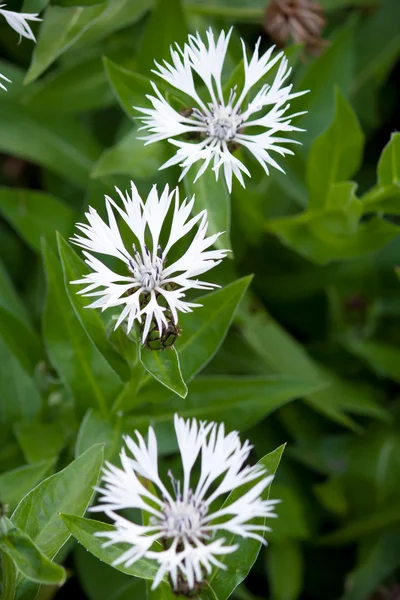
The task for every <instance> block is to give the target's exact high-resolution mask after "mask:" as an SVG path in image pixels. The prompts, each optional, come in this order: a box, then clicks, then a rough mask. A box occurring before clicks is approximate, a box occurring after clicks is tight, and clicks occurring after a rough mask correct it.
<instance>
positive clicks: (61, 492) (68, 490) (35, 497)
mask: <svg viewBox="0 0 400 600" xmlns="http://www.w3.org/2000/svg"><path fill="white" fill-rule="evenodd" d="M102 464H103V447H102V446H101V445H100V444H98V445H96V446H92V448H90V450H88V451H87V452H85V454H82V456H80V457H79V458H77V459H76V460H74V461H73V462H72V463H70V464H69V465H68V466H67V467H65V469H63V470H62V471H59V472H58V473H56V474H55V475H52V476H51V477H49V478H48V479H45V480H44V481H42V483H40V484H39V485H38V486H36V487H35V488H34V489H33V490H32V491H31V492H29V494H27V495H26V496H25V497H24V498H23V500H21V502H20V503H19V505H18V506H17V508H16V510H15V511H14V513H13V515H12V517H11V520H12V522H13V523H14V524H15V525H16V526H17V527H19V528H20V529H22V530H23V531H25V533H27V534H28V535H29V536H30V537H31V538H32V540H33V541H34V542H35V544H36V545H37V546H38V547H39V548H40V550H41V551H42V552H44V554H46V556H48V557H49V558H54V556H55V555H56V554H57V552H58V551H59V550H60V549H61V548H62V546H63V545H64V544H65V542H66V541H67V539H68V538H69V535H70V534H69V531H68V529H67V528H66V527H65V525H64V524H63V522H62V520H61V519H60V516H59V513H60V512H65V511H67V512H69V513H70V514H73V515H76V516H81V515H84V514H85V512H86V509H87V507H88V506H89V504H90V501H91V499H92V497H93V487H94V486H95V485H96V484H97V481H98V478H99V474H100V469H101V467H102Z"/></svg>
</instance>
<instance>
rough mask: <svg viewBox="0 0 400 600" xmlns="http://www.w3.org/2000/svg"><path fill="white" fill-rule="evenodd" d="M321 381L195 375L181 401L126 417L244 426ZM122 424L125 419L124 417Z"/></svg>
mask: <svg viewBox="0 0 400 600" xmlns="http://www.w3.org/2000/svg"><path fill="white" fill-rule="evenodd" d="M321 385H323V384H321V383H318V384H316V383H315V382H308V381H305V380H302V379H296V378H294V377H285V376H274V375H272V376H266V377H228V376H213V377H198V378H196V379H195V381H193V383H191V384H190V386H189V393H188V396H187V398H185V400H181V399H179V398H177V397H176V396H173V397H171V398H170V399H168V400H166V401H165V402H163V403H162V404H159V403H153V404H150V403H149V404H147V405H146V406H145V407H143V406H141V407H140V408H139V409H137V411H134V412H133V413H132V414H131V415H130V416H129V420H131V422H132V427H143V428H144V427H147V426H148V425H150V424H154V425H157V424H161V423H166V422H172V420H173V416H174V414H175V413H178V414H179V415H180V416H181V417H185V418H190V417H196V418H197V419H205V420H207V421H214V420H216V421H223V422H224V423H225V425H226V427H227V428H228V429H237V428H239V429H240V430H241V431H243V430H244V429H247V428H249V427H251V426H252V425H254V424H255V423H257V422H258V421H259V420H261V419H263V418H264V417H266V416H267V415H269V414H271V413H272V412H274V411H275V410H277V409H278V408H279V407H280V406H283V405H284V404H286V403H287V402H289V401H290V400H293V398H297V397H300V396H303V395H305V394H308V393H312V392H313V391H315V390H316V389H319V388H320V387H321ZM124 423H125V426H127V421H126V420H125V422H124Z"/></svg>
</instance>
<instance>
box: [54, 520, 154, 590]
mask: <svg viewBox="0 0 400 600" xmlns="http://www.w3.org/2000/svg"><path fill="white" fill-rule="evenodd" d="M60 516H61V519H62V520H63V522H64V523H65V525H66V527H68V530H69V532H70V533H71V534H72V535H73V536H74V538H76V539H77V540H78V542H79V543H80V544H82V546H84V547H85V548H86V550H89V552H91V553H92V554H93V555H94V556H96V557H97V558H99V559H100V560H101V561H103V562H105V563H107V564H108V565H112V563H113V562H114V561H115V560H116V559H117V558H118V557H119V556H121V554H122V553H123V552H125V551H126V550H127V549H128V547H129V545H128V544H116V545H112V546H107V547H106V548H103V545H104V542H105V541H106V538H102V537H96V535H95V534H96V533H97V532H100V531H113V530H114V527H113V525H109V524H108V523H103V522H101V521H95V520H92V519H84V518H81V517H77V516H75V515H70V514H62V515H60ZM115 568H116V569H118V571H122V573H127V574H128V575H132V576H133V577H140V578H141V579H150V580H152V579H154V577H155V575H156V573H157V571H158V565H157V563H156V562H155V561H151V560H149V559H147V558H141V559H140V560H138V561H136V562H135V563H133V565H131V566H130V567H125V566H124V565H123V564H120V565H115Z"/></svg>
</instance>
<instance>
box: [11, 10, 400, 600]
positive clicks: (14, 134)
mask: <svg viewBox="0 0 400 600" xmlns="http://www.w3.org/2000/svg"><path fill="white" fill-rule="evenodd" d="M14 4H15V5H13V3H12V2H11V1H10V2H9V3H8V6H7V9H10V10H19V9H20V10H21V11H24V12H40V13H41V15H40V16H41V17H42V18H43V22H42V23H34V24H33V26H34V32H35V35H36V38H37V44H36V45H33V43H32V42H31V41H28V40H23V41H22V43H21V44H20V45H18V44H17V41H18V39H17V35H16V34H15V32H12V31H11V30H10V29H9V27H8V26H7V24H6V23H5V22H4V20H2V22H1V40H2V42H1V46H2V50H4V52H2V58H1V68H0V72H1V73H2V74H4V75H6V76H7V77H9V78H10V79H11V80H12V83H11V84H7V87H8V91H7V92H4V91H3V90H0V111H1V123H0V151H1V157H0V440H1V443H0V510H1V511H3V512H6V510H8V511H9V513H8V514H7V516H0V559H1V560H0V567H1V568H0V599H1V600H14V599H15V600H34V599H35V598H37V600H46V599H48V598H50V597H51V598H54V599H55V600H58V598H61V597H66V596H65V594H67V595H68V594H72V593H75V592H76V594H77V595H78V596H79V597H82V598H88V599H89V600H128V599H129V600H131V599H132V598H139V599H142V598H147V599H148V600H173V599H174V598H176V597H177V596H175V595H174V594H173V592H172V591H171V587H170V585H169V582H168V578H167V576H166V577H165V580H164V581H163V582H162V584H161V585H160V587H159V588H157V590H155V591H151V590H150V587H151V580H152V579H153V578H154V575H155V573H156V570H157V565H156V564H155V563H153V562H151V561H149V560H147V559H143V558H142V559H140V560H139V561H137V562H136V563H134V564H132V565H130V566H129V567H126V566H123V565H118V566H117V567H113V566H111V565H112V563H113V561H114V560H115V559H116V558H117V557H118V556H120V554H121V553H122V552H123V551H124V547H123V546H122V545H117V546H108V547H103V543H104V540H103V539H102V538H101V537H96V536H95V535H94V534H95V533H96V532H98V531H108V530H110V528H111V525H110V524H109V523H108V522H104V521H103V520H102V521H99V520H94V519H91V518H87V517H88V515H87V514H86V511H87V509H88V507H89V506H90V504H91V503H92V502H93V498H94V493H95V492H94V490H93V488H94V486H96V485H98V480H99V477H100V473H101V467H102V464H103V454H104V456H105V458H106V459H107V460H110V461H112V462H114V463H115V464H118V460H119V459H118V455H119V452H120V450H121V445H122V442H123V436H124V435H126V434H128V435H132V434H133V432H134V431H135V430H138V431H140V432H141V433H142V434H143V435H144V436H146V433H147V428H148V427H149V426H150V425H151V426H153V427H154V429H155V432H156V435H157V441H158V449H159V454H160V473H166V472H167V471H168V469H171V470H173V472H174V475H175V472H176V471H177V470H178V468H177V467H176V452H177V444H176V439H175V437H174V433H173V419H174V415H175V414H176V413H178V414H179V415H181V416H182V417H185V418H191V417H196V418H197V419H201V420H207V421H210V420H215V421H218V422H224V423H225V427H226V429H227V430H228V431H230V430H239V432H240V433H241V439H243V440H244V439H246V438H248V439H249V440H250V442H251V443H252V444H253V451H252V455H251V460H252V461H253V462H256V461H257V460H260V461H261V463H262V464H264V466H266V467H267V468H268V470H269V472H270V473H275V472H276V478H275V480H274V483H273V486H272V491H271V494H272V497H274V498H279V499H281V500H282V502H281V504H279V505H278V506H277V514H278V519H276V520H274V521H271V523H270V526H271V529H272V531H271V532H269V533H268V534H267V535H266V539H267V541H268V547H267V548H266V549H264V548H262V547H261V545H260V544H259V543H258V542H255V541H254V540H248V539H244V540H243V539H234V536H231V537H232V539H229V540H228V542H229V543H231V542H232V543H238V544H239V549H238V550H237V552H235V553H232V554H228V555H225V556H222V557H220V558H221V560H222V562H223V563H224V564H225V566H226V567H227V569H226V570H222V569H217V568H214V569H213V570H212V572H211V574H209V575H208V576H207V584H206V585H205V586H204V588H203V589H202V590H201V593H200V594H199V595H198V596H197V597H198V598H199V599H200V600H226V599H227V598H229V597H231V598H233V599H238V600H261V599H264V600H300V599H307V600H320V599H321V598H323V599H324V600H338V598H341V600H367V599H368V600H369V599H372V598H374V600H375V598H376V599H377V600H380V596H379V594H380V591H379V590H382V589H389V588H391V587H393V586H395V585H396V583H397V584H398V583H399V582H400V559H399V550H400V528H399V524H400V509H399V502H398V499H399V494H400V483H399V481H400V477H399V473H400V459H399V456H400V435H399V425H400V400H399V398H400V394H399V384H400V366H399V365H400V350H399V336H400V329H399V325H398V318H399V316H400V288H399V275H400V266H399V265H400V260H399V248H400V236H399V226H400V221H399V216H400V133H397V132H396V131H395V130H396V128H398V122H397V120H398V119H397V120H396V118H397V117H398V108H397V107H398V105H399V99H398V89H397V88H398V86H396V83H397V82H396V74H397V70H398V66H397V67H396V62H398V60H399V57H400V33H399V27H398V23H399V20H400V3H399V2H398V0H380V1H376V0H353V1H350V0H321V5H322V7H323V10H324V11H325V13H324V16H325V19H326V21H327V26H326V29H325V31H324V38H325V39H326V40H327V44H326V45H325V46H324V47H323V48H322V49H321V52H320V53H319V54H318V55H317V54H315V55H314V54H313V55H310V54H309V53H308V52H307V50H305V49H304V47H302V46H299V45H293V44H291V42H289V43H288V45H287V46H286V47H285V48H284V52H285V54H286V56H287V58H288V60H289V63H290V65H291V66H292V69H293V71H292V75H291V77H290V78H289V79H288V82H287V85H289V84H290V83H292V82H293V91H294V92H297V91H301V90H309V92H308V93H307V94H305V95H303V96H300V97H298V98H296V99H293V101H292V107H291V109H292V108H293V112H299V113H302V111H305V114H300V115H299V116H298V117H297V118H296V123H295V124H296V125H297V126H298V127H299V128H301V129H304V131H303V132H298V133H296V139H298V140H299V141H301V143H302V145H296V146H293V147H292V148H293V151H294V156H289V157H285V158H281V159H280V164H281V166H282V167H283V168H284V170H285V173H284V174H283V173H280V172H278V171H276V170H272V171H271V174H270V175H269V176H266V175H265V173H264V172H263V171H262V170H261V169H260V168H259V166H258V164H256V161H254V160H253V159H252V158H251V157H250V156H249V155H248V154H247V153H246V152H245V151H243V150H239V151H237V152H238V154H237V155H238V156H239V157H240V159H241V160H243V162H244V164H245V165H246V167H247V168H248V170H249V172H250V173H251V178H247V179H246V188H245V189H243V188H241V187H240V184H239V183H238V182H237V181H234V183H233V190H232V194H229V192H228V190H227V187H226V184H225V182H224V179H223V177H221V175H220V178H219V180H218V181H216V180H215V173H214V171H213V170H212V166H213V165H212V164H211V165H209V168H208V169H207V170H206V171H205V173H204V174H203V175H202V176H201V177H200V178H199V179H198V180H197V182H196V183H194V181H193V180H194V177H195V173H196V167H193V169H191V170H190V171H189V172H188V174H187V175H186V176H185V177H184V179H183V181H182V182H181V184H180V199H181V201H182V200H183V198H184V197H185V196H188V197H191V196H192V195H193V194H195V197H196V201H195V210H196V213H198V212H200V211H202V210H204V209H205V210H207V212H208V219H209V231H208V232H209V233H210V234H214V233H217V232H223V233H222V235H221V236H220V237H219V238H218V240H217V241H216V243H215V246H216V247H218V248H228V249H230V250H231V252H230V253H229V255H228V257H227V258H226V259H225V260H224V261H223V262H222V264H221V265H220V266H218V267H217V268H216V269H215V270H213V271H212V272H210V281H212V282H213V283H216V284H217V285H220V286H221V287H220V288H217V289H216V290H215V291H212V292H207V293H202V294H201V295H200V296H199V297H198V298H195V297H194V295H190V293H188V300H189V301H190V302H192V301H193V302H195V303H198V304H200V305H201V306H200V307H198V308H194V310H193V312H191V313H187V314H183V313H180V316H179V326H180V328H181V331H180V332H179V335H178V337H177V340H176V343H175V345H174V346H173V348H166V349H164V350H151V349H149V348H147V347H144V346H142V345H141V343H140V331H139V328H137V329H136V330H135V328H134V329H133V330H132V332H131V333H130V334H127V333H126V328H124V326H123V325H122V326H121V327H119V328H118V329H117V330H114V327H115V322H116V318H117V315H118V309H108V310H106V311H104V312H100V311H99V310H96V309H89V308H87V305H88V304H90V299H88V298H84V297H83V296H82V295H80V294H77V291H78V290H79V289H81V288H80V286H79V285H77V284H75V283H73V282H74V281H77V280H80V279H82V277H83V276H84V275H85V274H87V273H88V272H89V268H88V266H87V264H86V263H85V262H84V258H85V257H84V256H83V254H82V252H81V250H80V249H79V250H78V249H76V248H73V247H72V246H71V244H70V241H69V237H70V236H71V235H72V233H73V231H74V224H75V223H77V222H84V220H85V216H84V213H85V212H86V211H87V209H88V206H92V207H93V208H94V209H96V210H97V211H98V213H99V214H101V215H103V216H104V214H105V212H104V201H103V197H104V195H105V194H108V195H110V196H111V197H113V198H114V197H115V191H114V186H115V185H117V186H118V187H119V188H121V189H127V188H128V187H129V182H130V179H133V180H134V181H135V183H136V185H137V186H138V189H139V191H140V193H141V194H142V196H143V197H145V196H146V195H147V194H148V192H149V191H150V189H151V186H152V185H154V184H157V185H158V188H159V189H160V187H161V186H164V184H165V183H168V184H169V185H170V186H171V187H174V186H175V185H177V183H178V178H179V169H178V168H172V169H168V170H162V171H159V167H160V166H161V165H162V164H163V163H165V162H166V161H167V160H168V159H169V158H170V157H171V156H172V152H173V151H174V148H173V147H172V146H171V145H170V144H168V142H167V141H162V142H159V143H156V144H149V145H144V142H143V140H141V139H139V138H140V136H141V132H140V131H139V127H140V125H139V124H138V121H137V117H138V114H139V113H138V111H137V109H136V107H148V106H150V102H149V100H148V98H146V95H148V94H152V93H153V88H152V85H151V82H152V81H154V82H155V83H157V86H158V87H159V89H160V91H161V92H162V93H163V94H166V95H167V96H168V99H169V100H170V101H171V104H172V105H173V107H174V108H175V109H176V110H182V109H187V108H190V107H191V105H192V101H188V98H187V96H186V95H185V94H184V93H183V92H182V90H178V89H174V88H172V87H171V86H169V85H167V84H166V83H165V82H164V81H162V80H160V78H159V77H157V76H156V75H155V74H154V73H152V72H151V69H153V68H154V62H153V61H154V60H157V62H159V63H162V61H163V60H168V58H169V56H170V48H171V46H173V45H174V43H175V42H177V43H179V44H182V43H183V42H184V41H185V40H186V39H187V35H188V34H193V33H195V32H196V31H199V32H200V33H204V32H205V31H206V30H207V28H208V27H212V29H213V30H214V32H218V31H219V30H220V29H221V28H224V29H225V31H227V30H228V29H229V28H230V26H231V25H232V24H233V25H234V29H233V32H232V37H231V44H230V46H229V49H228V53H227V58H226V61H227V66H228V68H227V72H226V74H225V75H226V76H225V79H224V81H223V87H224V90H225V91H227V90H230V88H231V87H233V86H234V85H239V86H240V85H241V82H242V81H243V61H242V53H241V43H240V37H242V38H243V40H244V42H245V44H246V46H247V47H248V50H249V52H248V55H249V56H250V51H252V49H253V46H254V42H255V40H256V39H258V37H259V36H260V35H261V36H262V38H261V50H262V51H265V50H266V49H267V48H268V47H270V45H271V44H272V43H273V41H272V39H270V38H269V37H268V36H267V35H266V33H265V29H264V28H263V27H264V26H263V19H264V11H265V6H266V4H267V0H204V1H203V0H154V1H152V0H25V1H24V2H17V3H14ZM16 5H18V6H17V8H16ZM30 56H31V60H30ZM277 68H278V67H277V66H276V67H274V68H273V70H272V72H271V73H269V74H268V75H267V76H266V77H265V81H264V80H263V82H262V83H266V84H271V82H272V79H273V75H274V74H275V73H276V71H277ZM395 69H397V70H395ZM196 83H200V82H196ZM297 136H298V137H297ZM122 235H123V236H124V232H122ZM250 286H251V291H250V292H249V291H248V289H249V287H250ZM93 300H95V298H93ZM154 335H155V336H156V334H154ZM156 337H157V336H156ZM159 343H160V342H159V340H158V339H156V340H155V345H157V344H159ZM285 443H286V444H287V446H286V450H285V453H284V454H283V456H282V452H283V445H284V444H285ZM274 448H277V449H276V450H273V449H274ZM250 462H251V461H250ZM278 465H279V469H278ZM269 491H270V490H269V489H268V490H266V494H265V497H268V494H269ZM237 493H238V492H237V491H234V492H232V494H231V496H230V498H228V499H227V502H231V501H232V499H233V498H234V497H235V494H237ZM6 505H8V509H6ZM3 512H1V515H2V514H3ZM91 516H93V514H91ZM126 516H128V517H130V516H131V515H130V514H127V515H126ZM228 537H230V536H228ZM53 561H55V562H53ZM63 564H65V566H66V568H67V569H68V573H69V574H71V575H70V576H71V578H72V581H71V582H69V583H67V584H66V585H67V586H71V587H66V588H65V590H64V589H63V590H61V591H59V586H62V585H63V583H64V580H65V574H66V571H65V570H64V568H63V567H62V566H61V565H63ZM246 578H248V579H247V581H248V586H247V583H246V582H245V581H244V580H245V579H246ZM78 586H79V589H78ZM71 590H72V591H71ZM249 590H252V591H251V592H250V591H249ZM383 597H384V596H382V598H383ZM182 598H183V597H182Z"/></svg>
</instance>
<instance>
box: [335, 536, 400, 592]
mask: <svg viewBox="0 0 400 600" xmlns="http://www.w3.org/2000/svg"><path fill="white" fill-rule="evenodd" d="M399 564H400V536H399V534H398V532H393V533H391V532H388V533H384V534H382V535H381V536H379V538H378V539H377V540H376V541H375V540H374V543H373V544H372V547H371V548H370V549H369V551H368V552H367V554H366V555H365V556H363V558H362V560H359V561H358V565H357V567H356V568H355V569H354V571H352V573H351V574H350V576H348V577H347V585H346V591H345V594H344V596H343V600H365V598H367V597H368V596H369V595H370V594H372V593H373V592H374V590H375V589H376V588H377V586H378V585H379V584H380V583H381V582H383V581H384V580H385V579H386V578H387V577H388V576H389V575H390V574H391V572H392V571H394V570H395V569H396V568H397V567H398V566H399Z"/></svg>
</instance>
